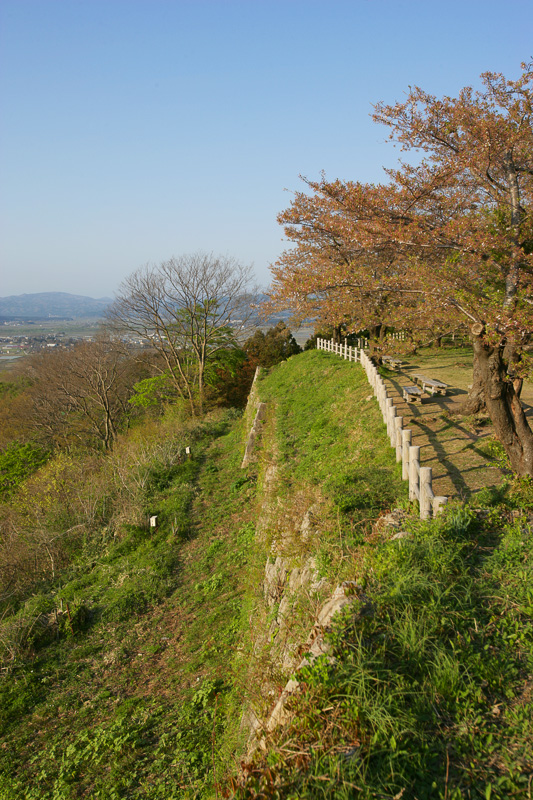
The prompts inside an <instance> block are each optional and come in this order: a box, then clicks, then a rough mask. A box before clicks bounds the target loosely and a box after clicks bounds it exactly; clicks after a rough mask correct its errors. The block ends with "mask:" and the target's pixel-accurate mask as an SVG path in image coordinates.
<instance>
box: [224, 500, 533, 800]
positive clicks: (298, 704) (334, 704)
mask: <svg viewBox="0 0 533 800" xmlns="http://www.w3.org/2000/svg"><path fill="white" fill-rule="evenodd" d="M411 527H412V530H413V534H414V536H413V538H412V539H410V540H401V541H400V542H390V543H389V544H384V543H381V544H380V545H377V546H376V547H375V548H374V549H373V550H372V549H368V548H367V552H366V556H365V561H364V567H365V570H366V577H367V584H366V594H367V598H369V599H367V600H365V601H364V602H361V603H359V605H358V606H356V607H355V608H354V609H353V611H352V612H350V613H347V614H345V615H344V617H343V619H342V620H341V621H339V623H338V625H337V627H336V629H335V631H334V634H333V635H332V645H333V648H332V651H331V654H332V655H333V656H334V657H335V658H336V663H335V664H329V663H327V662H325V661H323V660H320V659H319V660H318V661H316V662H315V663H314V664H313V665H312V666H311V667H308V668H305V669H303V670H301V671H300V673H299V674H298V678H299V680H300V681H302V686H303V691H302V693H301V694H300V696H299V697H298V698H297V699H296V700H295V703H294V713H295V719H294V721H293V723H292V724H291V725H290V726H289V727H288V728H286V729H285V730H284V731H282V732H281V733H279V734H278V736H277V737H276V739H275V741H274V742H273V744H272V747H271V750H270V752H269V755H268V756H267V758H266V759H265V760H259V761H258V762H256V763H255V764H252V765H250V766H249V768H248V770H249V777H248V779H247V780H246V781H245V782H244V784H243V785H241V786H240V788H235V791H234V794H233V795H232V796H234V797H239V798H244V797H256V796H258V795H257V793H258V792H259V791H261V792H262V794H261V796H262V797H272V798H274V797H276V798H277V797H287V798H289V797H290V798H293V797H294V798H296V797H298V798H300V797H302V798H305V797H308V798H314V797H332V798H333V797H335V798H351V797H357V798H359V797H360V798H369V800H370V798H374V797H387V798H393V797H401V796H406V797H417V798H420V799H421V800H422V798H442V799H443V798H454V799H455V800H460V798H485V799H486V798H487V797H489V798H490V797H494V798H496V797H498V798H504V797H528V796H529V794H528V793H530V791H531V783H532V775H533V759H532V757H531V753H532V752H533V725H532V723H533V713H532V708H533V707H532V704H531V688H532V687H531V671H532V668H533V622H532V612H533V605H532V602H533V570H532V569H531V554H532V550H533V536H532V532H531V529H530V527H529V526H527V527H524V524H523V520H512V521H510V519H509V515H508V512H507V511H506V510H505V509H495V510H493V511H492V512H491V513H489V514H482V515H480V514H477V515H476V514H475V513H474V512H470V511H469V510H468V509H466V510H465V509H463V508H459V507H458V508H454V507H452V508H450V509H449V511H448V512H447V514H446V516H443V517H441V518H440V519H439V520H438V521H436V522H434V523H430V524H428V523H425V524H424V523H412V525H411ZM296 741H297V742H298V748H297V751H298V753H297V755H292V754H291V751H293V752H294V750H296V748H295V747H294V742H296Z"/></svg>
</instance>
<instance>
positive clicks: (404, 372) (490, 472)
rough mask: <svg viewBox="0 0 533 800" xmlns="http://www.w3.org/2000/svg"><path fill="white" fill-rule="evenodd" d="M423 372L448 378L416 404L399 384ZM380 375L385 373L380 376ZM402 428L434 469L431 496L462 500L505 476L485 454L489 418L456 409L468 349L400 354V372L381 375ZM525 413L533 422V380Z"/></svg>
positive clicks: (467, 373)
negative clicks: (442, 388)
mask: <svg viewBox="0 0 533 800" xmlns="http://www.w3.org/2000/svg"><path fill="white" fill-rule="evenodd" d="M413 373H422V374H423V375H425V376H427V377H428V378H435V379H437V380H440V381H443V382H444V383H447V384H448V386H449V387H450V388H449V390H448V394H447V395H446V396H442V395H434V396H427V395H425V396H424V399H423V400H422V403H421V404H418V403H417V404H415V403H409V404H408V403H406V402H405V401H404V400H403V397H402V388H401V387H402V386H409V385H413V381H412V380H411V378H410V375H411V374H413ZM384 377H385V375H384ZM385 380H386V383H387V384H388V388H389V393H390V396H392V397H393V398H394V404H395V405H396V406H397V409H398V411H397V414H398V416H403V418H404V421H403V427H404V428H411V430H412V443H413V445H419V446H420V448H421V450H420V463H421V464H422V466H425V467H432V469H433V491H434V493H435V494H436V495H445V496H447V497H456V498H461V499H466V498H467V497H469V496H470V495H471V494H472V493H474V492H476V491H479V490H480V489H482V488H484V487H494V486H499V485H500V484H501V483H502V480H503V478H504V475H503V472H502V471H501V470H500V469H498V468H497V467H496V466H495V465H494V463H493V460H492V458H491V457H490V456H489V455H488V452H487V451H488V443H489V441H490V440H491V439H492V438H493V436H494V432H493V430H492V426H491V425H490V423H489V422H488V421H484V420H479V419H475V418H464V417H460V416H458V415H456V414H455V409H456V408H457V407H458V406H459V405H460V403H462V402H463V401H464V399H465V396H466V394H467V393H468V386H469V385H470V384H471V382H472V353H471V351H469V350H467V349H464V350H459V349H454V350H448V349H442V350H441V351H437V352H435V351H423V352H422V353H421V354H417V355H416V356H411V357H410V358H406V359H405V363H404V366H403V367H402V369H401V371H399V372H393V371H390V370H389V371H387V373H386V377H385ZM522 400H523V404H524V407H525V409H526V414H527V416H528V417H529V419H530V423H531V422H533V384H532V383H527V384H525V385H524V389H523V391H522Z"/></svg>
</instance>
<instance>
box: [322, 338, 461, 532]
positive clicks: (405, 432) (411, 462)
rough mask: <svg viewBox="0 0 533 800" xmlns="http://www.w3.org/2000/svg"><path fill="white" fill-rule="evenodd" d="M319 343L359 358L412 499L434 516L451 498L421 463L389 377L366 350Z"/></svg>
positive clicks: (328, 350) (328, 349)
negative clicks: (386, 378) (435, 484)
mask: <svg viewBox="0 0 533 800" xmlns="http://www.w3.org/2000/svg"><path fill="white" fill-rule="evenodd" d="M316 346H317V349H318V350H324V351H325V352H326V353H335V354H336V355H338V356H341V358H344V359H346V360H348V361H359V363H360V364H361V366H362V367H363V369H364V370H365V372H366V375H367V378H368V382H369V383H370V385H371V387H372V389H373V391H374V394H375V396H376V398H377V401H378V403H379V407H380V409H381V413H382V415H383V422H384V423H385V425H386V426H387V435H388V437H389V439H390V443H391V446H392V447H394V448H395V450H396V461H398V462H400V461H401V462H402V478H403V479H404V480H405V481H409V500H412V501H415V500H417V501H418V503H419V505H420V519H430V518H431V517H432V516H435V515H436V514H438V512H439V511H440V510H441V509H442V508H443V507H444V506H445V505H446V503H447V502H448V498H447V497H443V496H441V495H437V496H436V495H435V494H434V493H433V485H432V484H433V472H432V469H431V467H421V466H420V447H417V446H415V445H412V444H411V440H412V435H413V434H412V431H411V430H410V429H409V428H407V429H406V428H404V427H403V417H399V416H397V411H398V409H397V408H396V406H395V405H394V400H393V398H392V397H389V395H388V392H387V387H386V385H385V381H384V380H383V378H382V377H381V375H380V374H379V372H378V370H377V368H376V367H375V366H374V364H373V363H372V361H371V360H370V359H369V357H368V356H367V354H366V353H365V351H364V350H363V349H362V348H357V347H350V346H348V345H346V344H335V343H334V342H333V341H331V340H328V339H320V338H318V339H317V341H316Z"/></svg>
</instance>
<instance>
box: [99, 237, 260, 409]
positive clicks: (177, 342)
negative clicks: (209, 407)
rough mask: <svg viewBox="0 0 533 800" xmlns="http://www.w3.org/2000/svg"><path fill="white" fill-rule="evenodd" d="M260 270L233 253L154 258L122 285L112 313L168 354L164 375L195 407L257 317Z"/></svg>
mask: <svg viewBox="0 0 533 800" xmlns="http://www.w3.org/2000/svg"><path fill="white" fill-rule="evenodd" d="M251 275H252V270H251V267H249V266H244V265H242V264H240V263H239V262H238V261H236V260H235V259H233V258H231V257H228V256H214V255H213V254H207V253H195V254H193V255H183V256H180V257H178V258H171V259H170V260H168V261H163V262H162V263H161V264H159V265H146V266H145V267H142V268H140V269H138V270H136V271H135V272H133V273H132V275H130V276H129V278H127V279H126V280H125V281H124V282H123V283H122V285H121V287H120V289H119V293H118V296H117V298H116V300H115V302H114V304H113V305H112V307H111V309H110V311H109V314H108V318H109V321H110V323H111V325H112V327H113V328H114V329H115V330H116V331H117V332H122V333H125V332H127V333H129V334H135V335H137V336H139V337H141V338H142V339H143V340H145V341H147V342H149V343H150V344H151V345H152V347H153V348H154V349H155V350H156V351H157V353H158V354H159V356H160V357H161V368H160V374H161V375H164V376H165V377H166V378H167V379H168V381H169V382H170V383H171V384H172V386H173V387H174V390H175V391H176V392H177V393H178V395H179V396H181V397H182V398H184V399H185V400H187V402H188V403H189V405H190V408H191V412H192V413H193V414H195V413H197V412H200V413H201V412H202V410H203V405H204V397H205V387H206V382H208V381H209V378H210V373H211V372H212V369H214V368H215V367H216V366H218V363H219V361H220V357H221V352H222V351H223V350H228V349H232V348H237V347H238V337H240V338H241V339H242V338H244V335H243V334H244V332H245V331H246V330H247V327H248V325H249V322H250V318H251V316H252V313H253V311H252V307H251V303H252V300H253V298H254V290H253V289H252V288H251Z"/></svg>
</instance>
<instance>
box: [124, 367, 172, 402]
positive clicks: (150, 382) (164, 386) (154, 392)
mask: <svg viewBox="0 0 533 800" xmlns="http://www.w3.org/2000/svg"><path fill="white" fill-rule="evenodd" d="M175 398H176V389H175V388H174V386H173V384H172V379H171V377H170V375H169V374H168V373H164V374H163V375H156V376H155V377H153V378H144V379H143V380H142V381H138V382H137V383H136V384H134V386H133V394H132V396H131V397H130V398H129V400H128V403H130V404H131V405H132V406H138V407H140V408H150V407H151V406H160V405H162V404H164V403H169V402H171V401H172V400H174V399H175Z"/></svg>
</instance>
